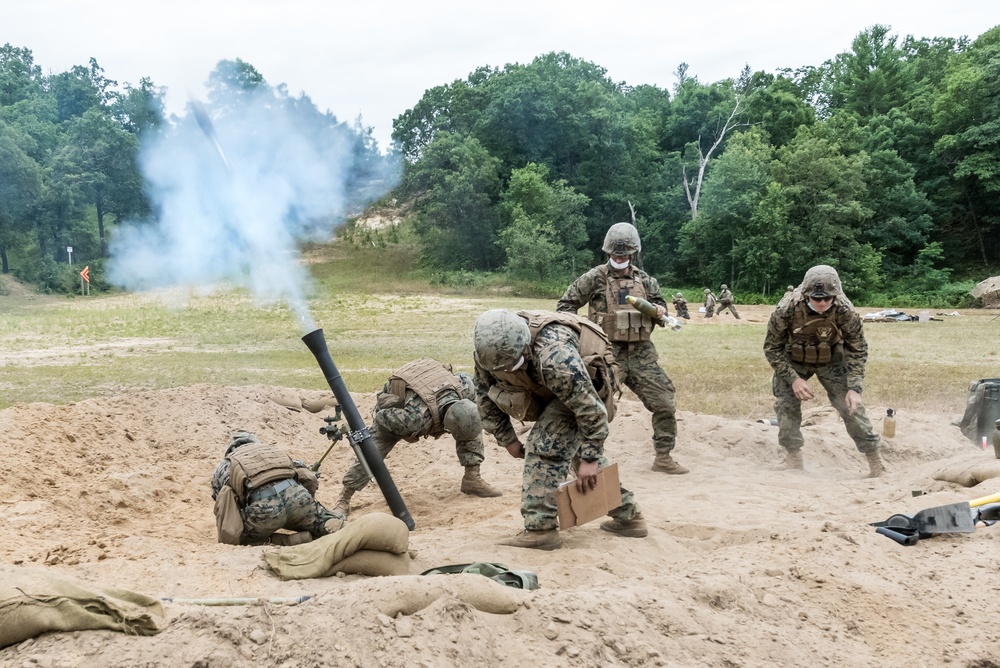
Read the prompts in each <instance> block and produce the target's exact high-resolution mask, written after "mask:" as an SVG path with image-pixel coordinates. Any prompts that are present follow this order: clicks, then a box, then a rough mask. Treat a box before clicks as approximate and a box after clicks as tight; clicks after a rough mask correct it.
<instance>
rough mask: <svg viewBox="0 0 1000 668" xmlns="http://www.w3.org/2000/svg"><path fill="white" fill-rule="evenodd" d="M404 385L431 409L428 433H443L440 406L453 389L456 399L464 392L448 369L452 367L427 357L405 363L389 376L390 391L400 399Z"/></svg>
mask: <svg viewBox="0 0 1000 668" xmlns="http://www.w3.org/2000/svg"><path fill="white" fill-rule="evenodd" d="M407 388H409V389H411V390H413V391H414V392H415V393H416V395H417V396H418V397H420V398H421V399H423V401H424V403H425V404H427V407H428V408H429V409H430V411H431V420H432V421H433V425H432V427H431V433H430V435H431V436H440V435H441V434H443V433H444V425H443V424H442V423H441V411H440V408H439V406H440V405H441V402H442V401H443V400H444V399H445V398H447V395H448V394H450V393H452V392H454V394H455V395H456V398H461V397H462V391H463V387H462V383H461V382H460V381H459V380H458V378H455V375H454V374H453V373H452V372H451V366H445V365H443V364H441V362H438V361H437V360H433V359H430V358H429V357H421V358H420V359H418V360H413V361H412V362H409V363H407V364H404V365H403V366H401V367H400V368H399V369H397V370H396V372H395V373H394V374H393V375H392V377H391V378H389V391H390V392H392V393H393V394H395V395H396V396H397V397H399V398H401V399H402V398H403V397H404V395H405V394H406V390H407ZM449 403H451V402H449Z"/></svg>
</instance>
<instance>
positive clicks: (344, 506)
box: [333, 487, 354, 517]
mask: <svg viewBox="0 0 1000 668" xmlns="http://www.w3.org/2000/svg"><path fill="white" fill-rule="evenodd" d="M352 496H354V490H353V489H348V488H346V487H344V488H343V489H342V490H340V498H339V499H337V505H335V506H334V507H333V512H335V513H336V514H338V515H343V516H344V517H347V516H348V515H350V514H351V497H352Z"/></svg>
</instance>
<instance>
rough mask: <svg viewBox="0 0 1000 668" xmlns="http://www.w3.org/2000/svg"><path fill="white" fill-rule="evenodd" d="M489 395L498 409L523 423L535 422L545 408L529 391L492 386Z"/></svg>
mask: <svg viewBox="0 0 1000 668" xmlns="http://www.w3.org/2000/svg"><path fill="white" fill-rule="evenodd" d="M487 394H488V396H489V398H490V400H491V401H492V402H493V403H494V404H496V405H497V408H499V409H500V410H502V411H503V412H504V413H506V414H507V415H509V416H511V417H512V418H514V419H515V420H520V421H521V422H534V421H535V420H537V419H538V418H539V416H540V415H541V414H542V409H544V408H545V406H544V405H543V404H542V402H540V401H539V400H538V399H536V398H535V396H534V395H533V394H532V393H531V392H528V391H527V390H523V391H514V390H505V389H504V388H502V387H500V386H499V385H492V386H490V389H489V392H488V393H487Z"/></svg>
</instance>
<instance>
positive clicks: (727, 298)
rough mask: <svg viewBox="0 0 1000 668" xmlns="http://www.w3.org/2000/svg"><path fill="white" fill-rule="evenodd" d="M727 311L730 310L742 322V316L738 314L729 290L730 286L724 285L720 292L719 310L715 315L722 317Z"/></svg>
mask: <svg viewBox="0 0 1000 668" xmlns="http://www.w3.org/2000/svg"><path fill="white" fill-rule="evenodd" d="M726 309H729V310H730V311H731V312H732V314H733V315H734V316H736V319H737V320H741V318H740V314H739V313H737V312H736V307H735V306H734V305H733V293H732V292H731V291H730V290H729V286H728V285H726V284H725V283H723V284H722V290H721V292H719V308H717V309H716V311H715V315H721V314H722V312H723V311H725V310H726Z"/></svg>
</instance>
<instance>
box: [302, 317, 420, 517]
mask: <svg viewBox="0 0 1000 668" xmlns="http://www.w3.org/2000/svg"><path fill="white" fill-rule="evenodd" d="M302 342H303V343H305V344H306V347H307V348H309V351H310V352H311V353H312V354H313V356H314V357H315V358H316V361H317V362H318V363H319V368H320V369H322V371H323V374H324V375H325V376H326V382H327V384H328V385H329V386H330V389H331V390H332V391H333V396H335V397H336V398H337V403H339V404H340V407H341V409H342V410H343V411H344V417H345V418H346V419H347V426H349V427H350V428H351V431H355V432H361V433H364V434H365V437H364V439H362V440H361V442H360V443H358V446H359V447H360V448H361V453H362V454H363V455H364V457H365V461H366V462H368V468H370V469H371V472H372V476H373V477H374V478H375V482H376V483H377V484H378V486H379V489H381V490H382V496H384V497H385V501H386V503H388V504H389V509H390V510H391V511H392V514H393V515H395V516H396V517H397V518H399V519H401V520H403V523H404V524H406V527H407V528H408V529H409V530H410V531H413V528H414V526H415V524H414V523H413V518H412V517H410V511H409V510H407V509H406V503H404V502H403V497H402V496H400V495H399V490H398V489H396V483H395V482H393V480H392V476H391V475H389V469H387V468H386V467H385V462H384V461H382V455H380V454H379V451H378V448H376V447H375V443H374V442H373V441H372V437H371V436H370V435H368V426H367V425H366V424H365V421H364V420H363V419H362V418H361V413H359V412H358V407H357V406H356V405H355V403H354V399H352V398H351V393H350V392H348V390H347V385H346V384H345V383H344V379H343V378H342V377H341V375H340V372H339V371H338V370H337V365H336V364H334V363H333V357H331V356H330V349H329V348H327V345H326V338H325V337H324V336H323V330H322V329H314V330H313V331H311V332H309V333H308V334H306V335H305V336H303V337H302ZM362 430H363V431H362Z"/></svg>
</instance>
